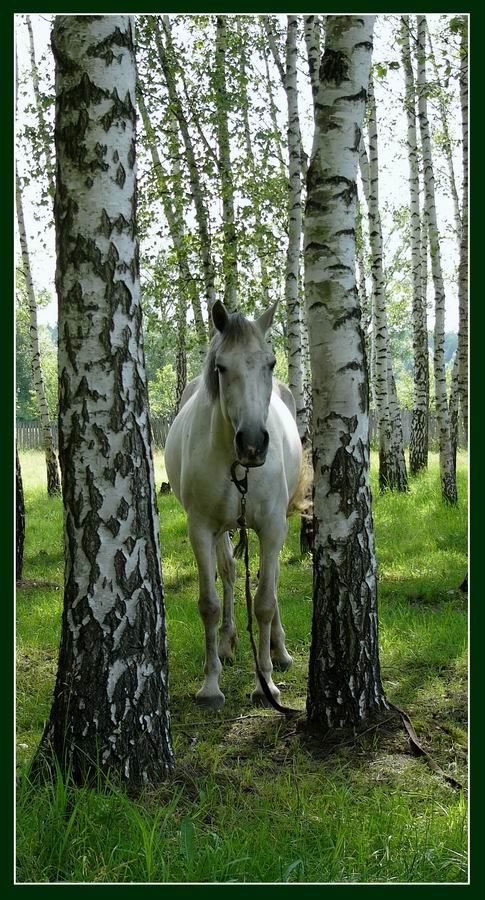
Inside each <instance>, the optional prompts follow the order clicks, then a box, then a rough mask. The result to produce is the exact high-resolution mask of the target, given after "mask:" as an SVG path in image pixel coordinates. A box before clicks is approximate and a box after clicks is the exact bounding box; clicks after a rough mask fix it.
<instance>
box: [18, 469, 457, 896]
mask: <svg viewBox="0 0 485 900" xmlns="http://www.w3.org/2000/svg"><path fill="white" fill-rule="evenodd" d="M372 462H373V470H372V479H373V493H374V525H375V533H376V548H377V554H378V560H379V612H380V642H381V663H382V672H383V677H384V682H385V687H386V691H387V694H388V697H389V699H390V700H392V701H394V702H395V703H397V704H398V705H400V706H404V707H405V708H406V709H407V711H408V712H409V713H410V714H411V716H412V718H413V721H414V723H415V725H416V727H417V729H418V733H419V735H420V737H421V739H422V741H423V744H424V746H425V747H426V749H428V750H431V751H432V752H433V754H434V756H435V758H436V759H437V761H438V762H439V764H440V765H441V766H442V768H443V769H445V770H446V771H447V772H449V773H451V774H453V775H455V776H456V777H457V778H458V779H460V780H461V781H464V780H465V779H466V743H467V702H466V665H467V650H466V638H467V625H466V600H465V598H464V596H463V595H462V594H461V593H459V592H458V591H457V590H456V589H457V587H458V585H459V584H460V583H461V581H462V578H463V576H464V574H465V572H466V568H467V509H466V490H467V487H466V486H467V464H466V457H465V456H464V455H463V454H462V455H460V457H459V471H458V488H459V496H460V502H459V504H458V507H456V508H450V507H446V506H445V505H444V504H443V503H442V502H441V499H440V493H439V477H438V465H437V459H436V456H435V455H432V457H431V462H430V467H429V470H428V472H427V473H426V474H424V475H422V476H420V477H419V478H417V479H414V480H413V481H412V483H411V489H410V491H409V493H407V494H406V495H401V496H396V495H392V494H385V495H381V496H379V495H378V491H377V484H376V476H377V472H376V471H375V465H376V459H375V456H374V455H373V457H372ZM21 465H22V472H23V477H24V489H25V495H26V520H27V537H26V548H25V565H24V579H25V581H24V584H23V585H22V586H21V587H20V588H19V590H18V605H17V646H18V675H17V702H18V717H17V751H18V763H19V770H20V772H21V773H25V771H26V769H27V766H28V762H29V760H30V759H31V758H32V755H33V753H34V751H35V748H36V745H37V742H38V740H39V738H40V735H41V732H42V727H43V723H44V721H45V719H46V718H47V716H48V713H49V708H50V700H51V694H52V689H53V685H54V679H55V671H56V660H57V649H58V643H59V636H60V617H61V611H62V580H63V558H62V546H63V545H62V503H61V501H60V499H54V500H48V499H47V497H46V492H45V472H44V467H43V463H42V456H41V454H40V453H35V452H29V453H23V454H22V455H21ZM164 478H165V473H164V469H163V458H162V456H161V454H157V456H156V479H157V484H160V481H161V480H162V479H164ZM159 508H160V519H161V544H162V554H163V570H164V580H165V591H166V607H167V627H168V640H169V652H170V657H169V661H170V702H171V714H172V724H173V737H174V744H175V751H176V756H177V768H176V771H175V773H174V776H173V778H172V779H171V780H170V782H168V783H167V784H164V785H161V786H160V787H159V788H158V789H156V790H155V789H151V790H150V791H146V792H145V793H144V794H143V795H142V796H141V797H139V798H137V799H136V800H135V799H130V798H128V797H126V796H125V795H124V794H122V793H121V792H120V791H119V790H118V789H117V788H116V787H115V786H109V785H101V784H100V785H99V786H98V788H97V789H96V790H93V789H91V790H88V789H80V788H75V787H73V786H72V785H71V784H70V783H69V780H68V779H67V780H63V779H62V778H59V779H58V780H57V782H56V784H55V785H48V786H43V787H33V786H31V785H30V784H29V783H28V780H27V779H26V778H25V777H23V778H21V779H20V781H19V789H18V813H17V829H18V835H17V858H18V874H17V878H18V880H19V881H20V882H25V881H33V882H44V881H51V882H52V881H79V882H83V881H84V882H110V881H111V882H129V881H140V882H147V881H160V882H163V881H168V882H174V881H182V882H185V881H195V882H207V881H217V882H237V881H239V882H255V881H264V882H271V881H276V882H284V881H292V882H296V881H302V882H319V881H320V882H339V881H343V882H371V881H382V882H406V881H412V882H420V881H421V882H432V881H437V882H463V881H466V878H467V859H466V848H467V840H466V823H467V818H466V815H467V814H466V803H465V797H464V795H463V793H460V792H458V791H456V790H454V789H453V788H452V787H451V786H450V785H449V784H447V782H445V781H444V779H442V778H440V777H439V776H438V775H437V774H436V773H434V772H433V771H431V770H430V769H429V768H428V767H427V765H426V763H425V762H424V760H423V759H421V758H415V757H413V756H412V755H411V754H410V751H409V747H408V743H407V739H406V737H405V735H404V733H403V732H402V731H401V730H400V729H399V728H397V727H396V725H395V724H389V725H388V726H387V727H386V728H384V729H382V730H380V731H378V732H376V731H371V732H369V733H368V734H367V735H365V736H364V737H362V738H361V739H359V740H357V741H355V742H354V743H348V744H344V745H342V746H341V747H339V748H338V749H337V750H335V751H334V752H330V748H329V747H328V746H325V745H322V744H321V743H318V742H316V741H315V740H313V741H310V740H309V739H308V738H306V737H305V736H304V735H303V734H302V733H300V732H295V728H294V726H293V725H292V724H290V723H288V722H286V721H284V720H282V719H281V718H280V717H278V716H277V715H275V714H274V713H273V712H272V711H269V710H256V709H254V708H253V707H251V704H250V699H249V694H250V692H251V689H252V687H253V675H252V661H251V653H250V648H249V644H248V640H247V636H246V633H245V607H244V603H243V580H242V578H240V579H239V580H238V585H237V591H238V602H237V604H236V615H237V620H238V628H239V632H240V637H241V643H240V646H239V649H238V656H237V661H236V663H235V664H234V665H233V666H231V667H226V668H225V669H224V672H223V676H222V687H223V690H224V693H225V695H226V705H225V706H224V708H223V709H222V710H221V711H220V712H217V713H209V712H207V711H203V710H200V709H198V708H197V707H196V706H195V705H194V702H193V695H194V693H195V691H196V690H197V688H198V687H199V686H200V683H201V672H202V666H203V633H202V626H201V624H200V621H199V617H198V612H197V603H196V599H197V573H196V566H195V562H194V559H193V556H192V553H191V550H190V546H189V544H188V541H187V534H186V528H185V515H184V512H183V510H182V509H181V508H180V506H179V504H178V503H177V501H176V500H175V498H174V497H173V496H172V495H168V496H166V495H165V496H160V497H159ZM251 543H252V546H253V548H254V549H255V541H254V540H252V541H251ZM298 544H299V533H298V520H297V519H296V518H294V519H293V520H292V521H291V525H290V532H289V536H288V540H287V543H286V545H285V547H284V550H283V553H282V567H281V586H280V604H281V610H282V618H283V622H284V625H285V630H286V633H287V644H288V647H289V649H290V652H291V653H292V655H294V658H295V663H294V666H293V668H292V669H291V671H290V672H288V673H285V674H284V675H283V676H280V677H281V678H282V679H283V681H284V691H282V696H283V699H284V702H285V703H286V704H287V705H290V706H299V707H300V708H301V709H302V710H303V709H304V705H305V696H306V675H307V665H308V651H309V645H310V626H311V581H312V572H311V564H310V560H309V559H305V560H301V559H300V557H299V552H298ZM252 570H253V572H256V571H257V564H256V560H255V558H254V557H253V559H252ZM240 574H242V570H241V569H240ZM277 680H278V681H279V680H280V679H279V678H278V679H277ZM241 716H244V717H246V718H241Z"/></svg>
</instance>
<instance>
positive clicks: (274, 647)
mask: <svg viewBox="0 0 485 900" xmlns="http://www.w3.org/2000/svg"><path fill="white" fill-rule="evenodd" d="M279 579H280V563H279V559H278V560H277V563H276V574H275V595H276V605H275V611H274V616H273V621H272V622H271V660H272V663H273V667H274V668H275V669H279V670H280V672H286V671H287V670H288V669H289V668H290V666H291V665H292V663H293V657H292V656H290V654H289V653H288V650H287V649H286V647H285V632H284V628H283V625H282V624H281V618H280V610H279V606H278V582H279Z"/></svg>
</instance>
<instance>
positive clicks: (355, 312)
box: [332, 307, 360, 331]
mask: <svg viewBox="0 0 485 900" xmlns="http://www.w3.org/2000/svg"><path fill="white" fill-rule="evenodd" d="M353 319H359V320H360V309H359V308H358V307H354V308H353V309H351V310H349V312H346V313H344V314H343V315H342V316H339V317H338V319H335V322H334V323H333V326H332V327H333V330H334V331H337V329H338V328H340V327H341V326H342V325H345V323H346V322H349V321H352V320H353Z"/></svg>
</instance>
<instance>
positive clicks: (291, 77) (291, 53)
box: [285, 16, 309, 446]
mask: <svg viewBox="0 0 485 900" xmlns="http://www.w3.org/2000/svg"><path fill="white" fill-rule="evenodd" d="M287 22H288V25H287V39H286V73H285V91H286V101H287V106H288V169H289V183H288V251H287V254H286V270H285V300H286V318H287V330H288V334H287V346H288V387H289V388H290V390H291V393H292V394H293V397H294V400H295V404H296V421H297V425H298V431H299V434H300V438H301V441H302V443H303V445H304V446H305V445H306V444H307V442H308V437H309V434H308V413H307V409H306V405H305V397H304V394H303V367H302V352H301V310H300V292H299V280H300V245H301V230H302V212H301V165H300V146H301V134H300V118H299V115H298V80H297V70H296V64H297V35H298V18H297V16H288V17H287Z"/></svg>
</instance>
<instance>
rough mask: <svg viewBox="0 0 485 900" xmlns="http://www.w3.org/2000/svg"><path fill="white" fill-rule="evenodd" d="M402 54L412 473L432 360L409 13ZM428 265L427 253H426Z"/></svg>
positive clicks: (423, 453)
mask: <svg viewBox="0 0 485 900" xmlns="http://www.w3.org/2000/svg"><path fill="white" fill-rule="evenodd" d="M401 42H402V57H403V66H404V74H405V107H406V118H407V150H408V165H409V210H410V220H411V270H412V289H413V300H412V314H413V315H412V322H413V367H414V373H413V376H414V377H413V382H414V397H413V418H412V425H411V440H410V447H409V462H410V468H411V474H413V475H416V474H417V473H418V472H419V471H421V469H424V468H426V467H427V465H428V411H429V363H428V327H427V315H426V291H425V292H424V294H423V286H424V284H425V282H424V284H423V273H422V271H421V264H422V246H421V214H420V204H419V161H418V148H417V136H416V92H415V85H414V73H413V66H412V60H411V51H410V44H409V16H402V19H401ZM424 265H425V266H426V252H425V253H424Z"/></svg>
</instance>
